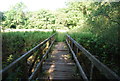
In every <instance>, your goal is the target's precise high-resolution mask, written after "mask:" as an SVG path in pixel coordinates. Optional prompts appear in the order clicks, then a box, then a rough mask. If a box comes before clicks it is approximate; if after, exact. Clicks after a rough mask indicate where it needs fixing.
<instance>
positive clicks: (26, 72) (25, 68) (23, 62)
mask: <svg viewBox="0 0 120 81" xmlns="http://www.w3.org/2000/svg"><path fill="white" fill-rule="evenodd" d="M21 64H22V71H23V73H24V74H23V76H22V77H21V78H22V79H23V80H26V81H28V76H29V72H28V64H27V59H25V60H24V61H22V62H21Z"/></svg>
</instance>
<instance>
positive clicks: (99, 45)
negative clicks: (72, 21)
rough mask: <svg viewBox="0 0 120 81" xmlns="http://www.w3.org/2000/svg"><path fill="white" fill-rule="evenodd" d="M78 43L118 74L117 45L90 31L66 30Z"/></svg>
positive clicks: (119, 70)
mask: <svg viewBox="0 0 120 81" xmlns="http://www.w3.org/2000/svg"><path fill="white" fill-rule="evenodd" d="M68 34H69V35H70V36H71V37H72V38H73V39H75V40H76V41H77V42H78V43H79V44H81V45H82V46H83V47H84V48H86V49H87V50H88V51H89V52H91V53H92V54H93V55H96V56H98V59H99V60H100V61H101V62H103V63H104V64H105V65H107V66H108V67H109V68H111V69H112V70H114V71H115V72H116V73H118V74H119V75H120V73H119V72H120V69H119V61H118V57H119V56H118V55H119V54H118V53H119V52H118V50H117V49H118V47H117V46H116V44H111V43H110V42H107V41H106V40H103V38H101V37H98V36H97V35H95V34H93V33H91V32H68ZM116 40H117V39H116Z"/></svg>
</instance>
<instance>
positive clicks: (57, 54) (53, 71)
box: [39, 42, 79, 80]
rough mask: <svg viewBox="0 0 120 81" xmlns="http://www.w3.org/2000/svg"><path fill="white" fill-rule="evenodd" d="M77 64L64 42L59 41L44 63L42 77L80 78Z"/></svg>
mask: <svg viewBox="0 0 120 81" xmlns="http://www.w3.org/2000/svg"><path fill="white" fill-rule="evenodd" d="M75 70H76V66H75V63H74V61H73V60H71V55H70V53H69V50H68V48H67V46H66V44H65V43H64V42H57V43H56V44H55V46H54V48H53V50H52V52H51V54H49V58H48V59H47V60H46V61H45V62H44V63H43V72H44V73H45V75H44V76H42V77H41V76H40V77H39V78H40V79H53V80H54V79H59V80H60V79H79V76H78V75H77V73H76V72H75Z"/></svg>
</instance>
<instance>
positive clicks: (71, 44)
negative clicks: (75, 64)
mask: <svg viewBox="0 0 120 81" xmlns="http://www.w3.org/2000/svg"><path fill="white" fill-rule="evenodd" d="M70 46H71V48H72V49H73V42H72V41H71V40H70ZM73 59H74V57H73V55H72V60H73Z"/></svg>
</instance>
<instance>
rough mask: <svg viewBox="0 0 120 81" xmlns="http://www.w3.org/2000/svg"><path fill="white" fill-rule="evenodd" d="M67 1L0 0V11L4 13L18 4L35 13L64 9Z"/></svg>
mask: <svg viewBox="0 0 120 81" xmlns="http://www.w3.org/2000/svg"><path fill="white" fill-rule="evenodd" d="M66 1H67V0H0V11H6V10H8V9H9V8H10V6H12V5H15V4H16V3H18V2H23V3H24V4H25V5H26V6H27V8H28V9H29V10H30V11H36V10H39V9H41V8H45V9H50V10H55V9H57V8H63V7H65V2H66Z"/></svg>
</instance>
